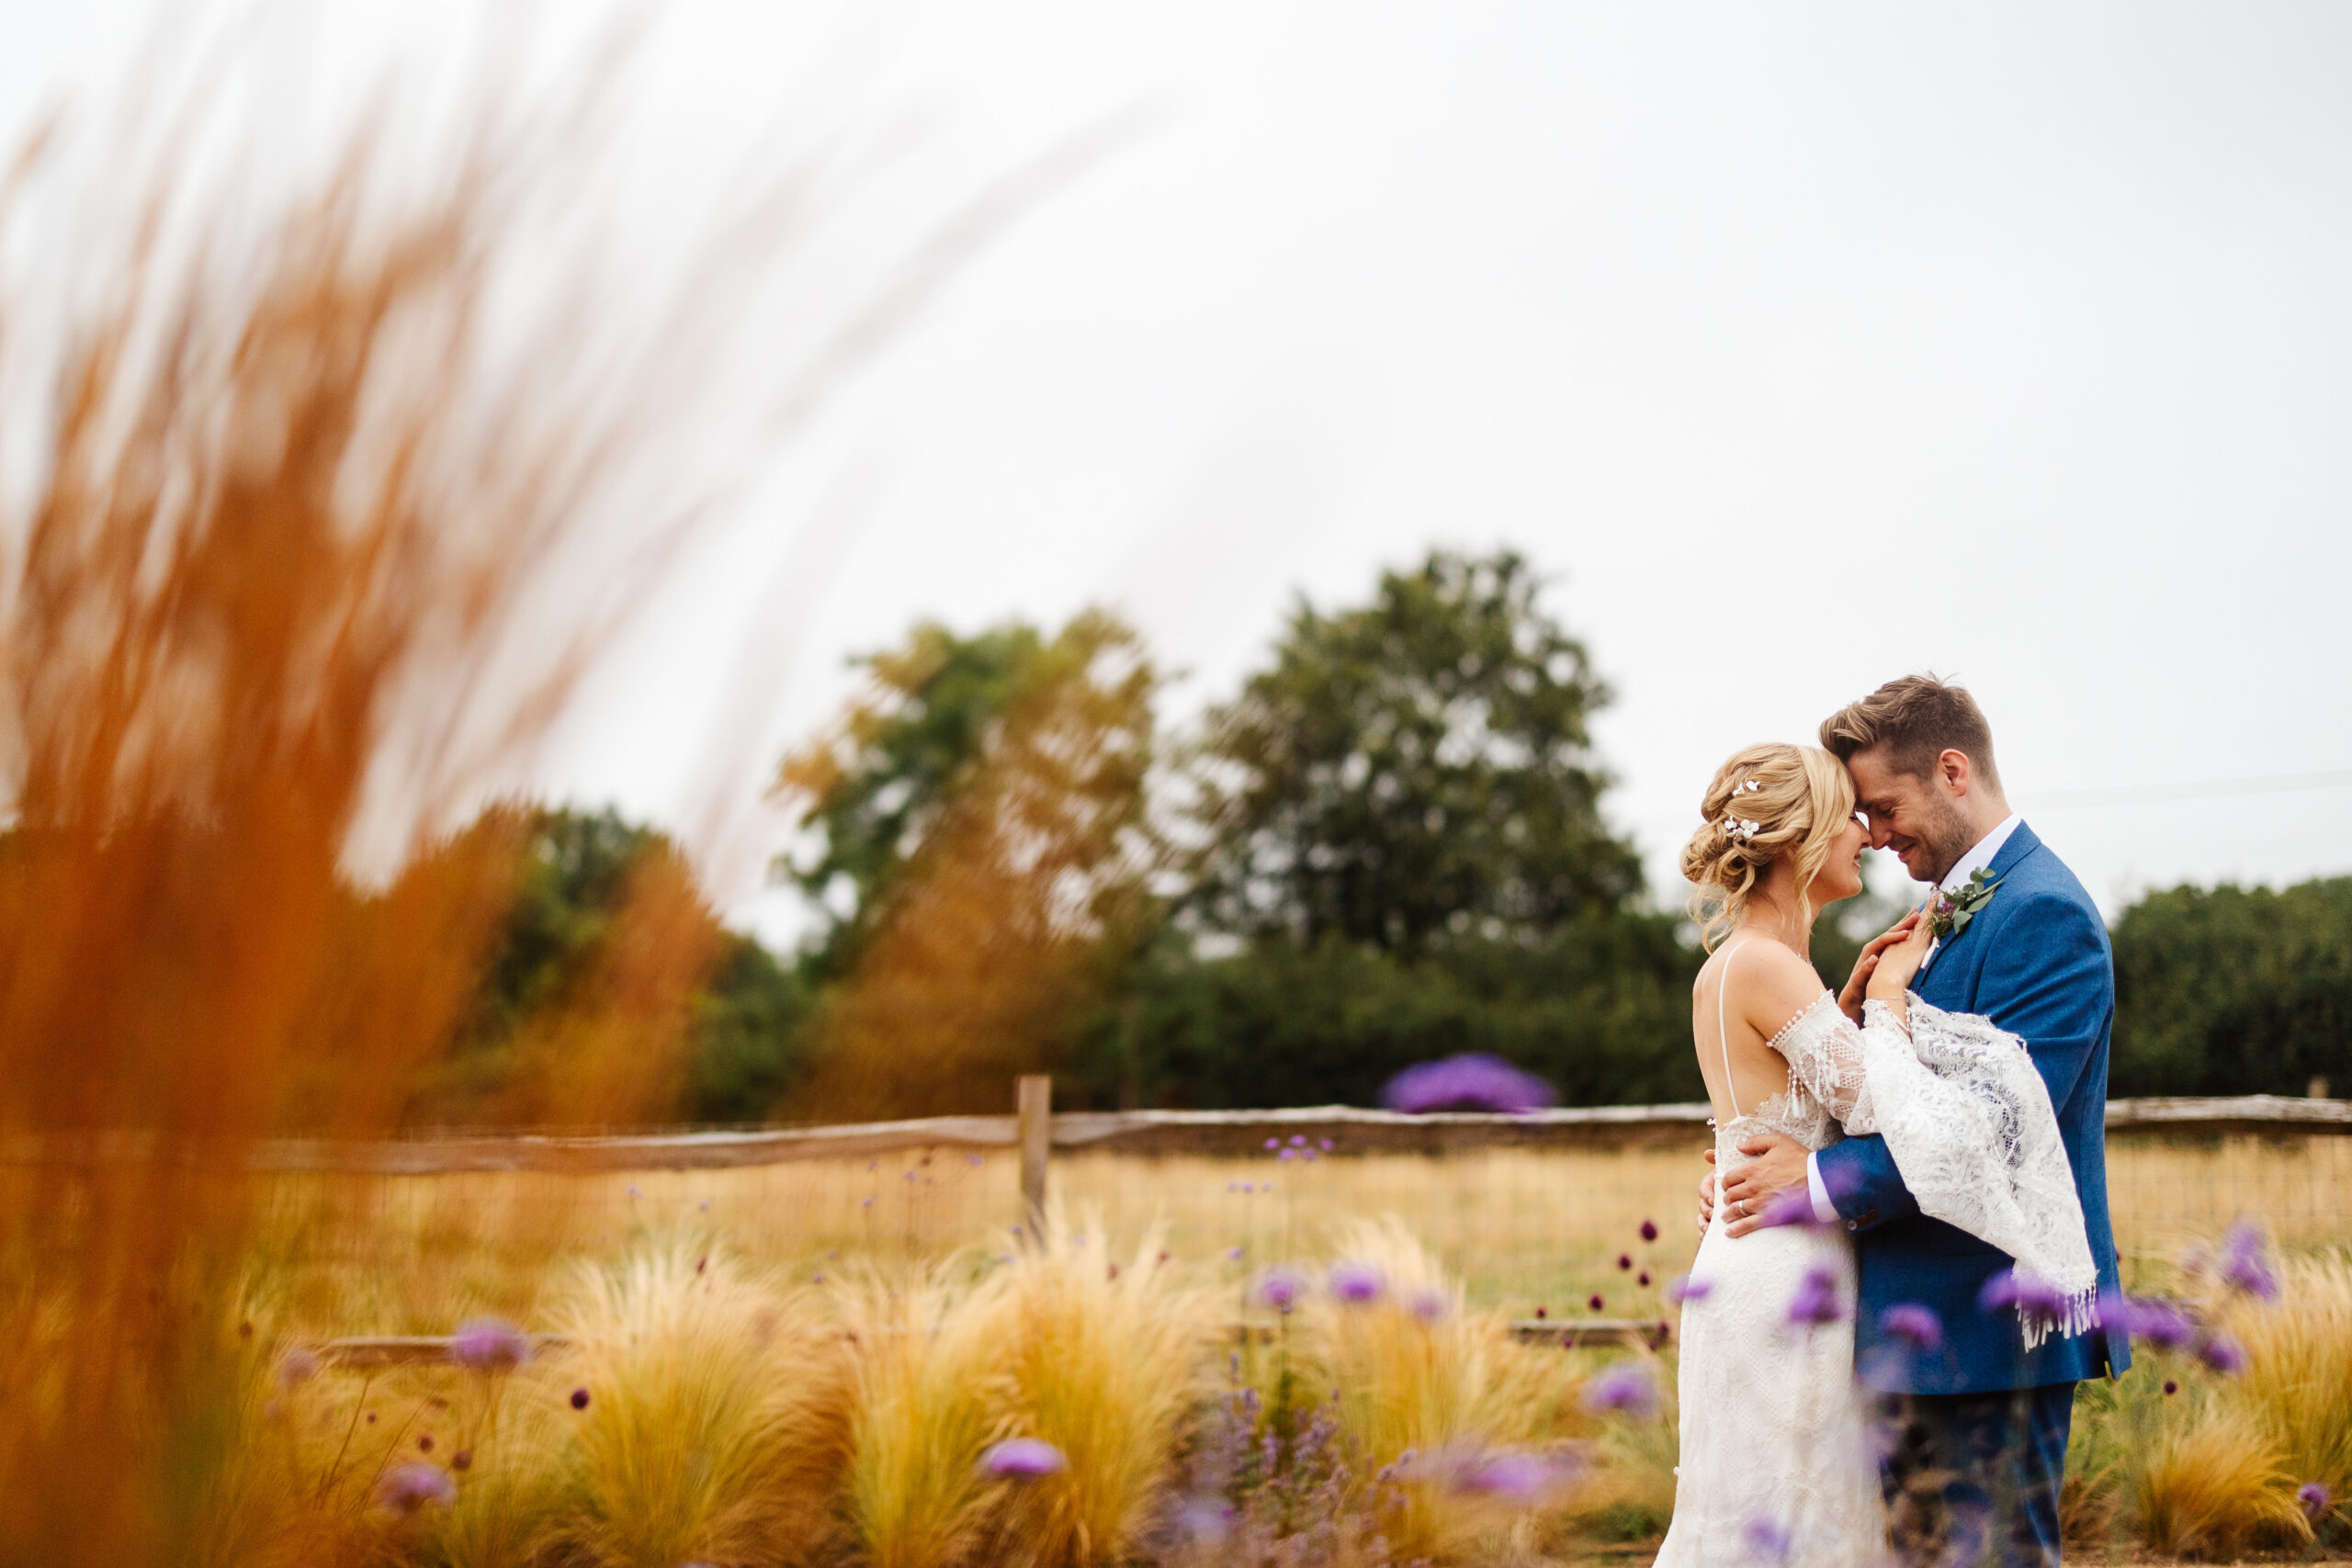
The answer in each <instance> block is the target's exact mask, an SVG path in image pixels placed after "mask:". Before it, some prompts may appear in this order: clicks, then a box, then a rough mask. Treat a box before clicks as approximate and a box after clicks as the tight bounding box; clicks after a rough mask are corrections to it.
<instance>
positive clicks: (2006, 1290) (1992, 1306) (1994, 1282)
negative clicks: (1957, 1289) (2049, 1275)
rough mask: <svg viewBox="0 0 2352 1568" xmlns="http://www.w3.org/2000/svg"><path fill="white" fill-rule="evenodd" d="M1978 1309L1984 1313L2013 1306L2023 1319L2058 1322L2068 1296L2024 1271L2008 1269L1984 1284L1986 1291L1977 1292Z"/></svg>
mask: <svg viewBox="0 0 2352 1568" xmlns="http://www.w3.org/2000/svg"><path fill="white" fill-rule="evenodd" d="M1976 1306H1977V1310H1978V1311H1980V1312H1998V1311H1999V1310H2000V1309H2001V1308H2003V1307H2012V1306H2013V1307H2015V1308H2017V1309H2018V1316H2020V1317H2023V1318H2028V1319H2031V1318H2046V1319H2053V1320H2054V1319H2055V1318H2056V1317H2057V1316H2058V1315H2059V1314H2061V1313H2063V1312H2064V1310H2065V1307H2066V1297H2065V1294H2064V1292H2061V1291H2060V1290H2059V1289H2058V1288H2057V1287H2056V1286H2055V1285H2052V1284H2050V1283H2048V1282H2047V1281H2045V1280H2037V1279H2035V1278H2034V1277H2033V1275H2031V1274H2030V1273H2028V1272H2026V1271H2025V1270H2023V1269H2002V1270H2001V1271H2000V1272H1999V1273H1997V1274H1996V1275H1994V1276H1993V1277H1992V1278H1991V1279H1989V1280H1985V1288H1984V1289H1983V1290H1981V1291H1979V1292H1977V1293H1976Z"/></svg>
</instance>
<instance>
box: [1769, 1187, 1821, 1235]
mask: <svg viewBox="0 0 2352 1568" xmlns="http://www.w3.org/2000/svg"><path fill="white" fill-rule="evenodd" d="M1756 1223H1757V1224H1758V1226H1759V1227H1762V1228H1764V1229H1768V1230H1769V1229H1770V1228H1771V1227H1773V1226H1775V1225H1814V1224H1820V1223H1821V1221H1820V1219H1819V1218H1818V1217H1817V1216H1816V1215H1815V1213H1814V1212H1813V1193H1812V1191H1811V1190H1810V1189H1807V1188H1804V1187H1784V1188H1782V1189H1781V1190H1780V1191H1778V1192H1775V1193H1773V1194H1772V1195H1771V1196H1770V1198H1767V1199H1765V1200H1764V1207H1763V1208H1761V1209H1759V1210H1758V1211H1757V1213H1756Z"/></svg>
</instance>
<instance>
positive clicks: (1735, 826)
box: [1724, 815, 1764, 844]
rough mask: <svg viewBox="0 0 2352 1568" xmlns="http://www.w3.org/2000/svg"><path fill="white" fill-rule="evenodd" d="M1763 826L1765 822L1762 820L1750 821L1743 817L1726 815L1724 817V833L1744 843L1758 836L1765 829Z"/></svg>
mask: <svg viewBox="0 0 2352 1568" xmlns="http://www.w3.org/2000/svg"><path fill="white" fill-rule="evenodd" d="M1763 828H1764V824H1762V823H1761V822H1750V821H1748V820H1747V818H1743V817H1732V816H1728V815H1726V816H1725V817H1724V833H1726V834H1727V835H1729V836H1730V837H1732V838H1735V839H1737V840H1739V841H1740V842H1741V843H1743V844H1744V843H1746V842H1747V841H1748V840H1750V839H1753V838H1754V837H1756V835H1757V834H1758V833H1759V832H1761V831H1762V830H1763Z"/></svg>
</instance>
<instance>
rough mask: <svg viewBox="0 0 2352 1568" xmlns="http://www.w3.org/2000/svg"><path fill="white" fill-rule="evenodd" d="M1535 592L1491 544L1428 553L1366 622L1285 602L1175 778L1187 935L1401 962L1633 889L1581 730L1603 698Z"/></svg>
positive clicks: (1636, 874)
mask: <svg viewBox="0 0 2352 1568" xmlns="http://www.w3.org/2000/svg"><path fill="white" fill-rule="evenodd" d="M1539 587H1540V584H1539V582H1538V581H1537V580H1536V578H1535V576H1534V575H1533V573H1532V572H1531V571H1530V570H1528V568H1527V565H1526V563H1525V562H1524V561H1522V560H1521V558H1519V557H1518V556H1517V555H1515V554H1512V553H1510V552H1509V551H1505V552H1501V553H1498V554H1496V555H1493V556H1488V557H1483V558H1474V557H1467V556H1463V555H1458V554H1454V553H1452V552H1448V551H1442V550H1441V551H1434V552H1432V553H1431V554H1430V556H1429V558H1427V559H1426V560H1425V561H1424V562H1423V563H1422V564H1421V565H1420V566H1419V568H1418V569H1416V570H1411V571H1404V572H1395V571H1391V572H1385V573H1383V574H1382V576H1381V579H1380V582H1379V586H1378V589H1377V590H1376V592H1375V593H1374V600H1373V603H1372V604H1370V605H1368V606H1366V607H1364V608H1362V609H1354V610H1343V611H1340V612H1339V613H1337V614H1334V615H1323V614H1321V613H1319V612H1317V610H1316V609H1315V608H1314V607H1313V606H1312V605H1311V604H1306V602H1304V601H1303V600H1302V601H1301V602H1300V603H1299V604H1298V605H1297V607H1296V608H1295V609H1294V610H1293V611H1292V613H1291V617H1290V624H1289V626H1288V628H1287V629H1286V631H1285V633H1284V635H1283V638H1282V640H1281V642H1280V643H1279V644H1278V645H1277V647H1276V649H1275V654H1274V661H1273V665H1272V668H1270V669H1267V670H1264V671H1261V672H1259V673H1258V674H1256V675H1253V676H1251V677H1250V681H1249V682H1248V684H1247V685H1245V686H1244V687H1243V689H1242V692H1241V694H1240V696H1239V697H1238V699H1236V700H1235V701H1234V702H1232V703H1230V704H1227V705H1223V706H1220V707H1218V708H1216V709H1215V710H1213V711H1212V712H1211V713H1210V715H1209V716H1208V722H1207V726H1206V731H1205V734H1204V738H1203V740H1202V742H1201V744H1200V746H1199V748H1198V750H1197V753H1196V756H1195V758H1194V760H1193V766H1192V767H1191V769H1190V770H1189V772H1190V774H1191V777H1192V779H1193V784H1194V786H1195V790H1196V800H1195V804H1194V810H1193V816H1194V818H1195V819H1196V821H1197V823H1198V825H1199V827H1200V829H1201V830H1202V840H1203V847H1202V850H1201V852H1200V854H1199V857H1198V859H1197V862H1196V863H1195V865H1194V867H1193V887H1192V890H1191V893H1190V896H1189V898H1188V900H1187V908H1188V912H1189V914H1190V915H1191V917H1192V918H1193V919H1194V920H1195V921H1196V922H1197V924H1198V926H1199V928H1200V929H1203V930H1206V931H1224V932H1229V933H1233V934H1236V935H1243V936H1253V937H1254V936H1262V935H1266V934H1270V933H1275V932H1280V933H1283V934H1285V935H1287V936H1288V937H1290V938H1291V939H1293V940H1294V941H1295V942H1298V943H1299V944H1300V945H1301V946H1303V947H1306V948H1309V949H1312V948H1315V947H1317V946H1318V945H1319V944H1320V943H1321V942H1323V941H1324V940H1325V939H1326V938H1337V939H1339V940H1340V941H1343V942H1361V943H1368V944H1370V945H1371V946H1373V947H1375V948H1378V949H1380V950H1381V951H1383V952H1387V953H1397V954H1400V955H1404V956H1408V957H1410V956H1418V955H1421V954H1425V953H1429V952H1430V951H1431V950H1432V949H1433V948H1435V947H1436V946H1438V945H1440V944H1442V943H1443V942H1447V941H1449V940H1453V939H1458V938H1464V937H1476V938H1480V939H1486V940H1513V941H1531V940H1538V939H1541V938H1542V937H1544V935H1546V934H1547V933H1549V932H1552V931H1556V930H1558V929H1560V928H1562V927H1564V926H1566V924H1568V923H1569V922H1571V921H1573V920H1577V919H1585V918H1589V917H1592V916H1595V915H1600V914H1606V913H1609V912H1611V911H1614V910H1616V909H1619V908H1623V907H1624V905H1625V904H1626V902H1627V901H1628V900H1629V899H1631V898H1633V897H1634V896H1635V895H1637V894H1638V893H1639V892H1640V890H1641V870H1640V864H1639V862H1638V861H1637V859H1636V858H1635V856H1634V850H1633V848H1632V846H1631V845H1629V844H1628V843H1626V842H1625V841H1624V840H1622V839H1620V838H1618V837H1617V836H1616V835H1615V834H1613V833H1611V831H1610V830H1609V828H1608V826H1607V824H1606V823H1604V822H1603V821H1602V819H1601V816H1600V794H1601V791H1602V790H1603V789H1604V788H1605V787H1606V786H1607V784H1608V782H1609V781H1608V776H1607V774H1606V773H1604V772H1603V771H1602V770H1601V768H1600V764H1599V762H1598V761H1596V759H1595V758H1594V756H1593V752H1592V745H1591V739H1590V736H1589V733H1588V731H1587V728H1586V724H1587V719H1588V717H1589V715H1590V714H1591V713H1592V712H1593V711H1594V710H1595V709H1597V708H1598V707H1600V705H1602V704H1603V703H1605V702H1606V701H1607V700H1608V695H1609V694H1608V690H1607V688H1606V687H1605V686H1604V685H1603V684H1602V683H1601V682H1600V680H1599V679H1598V678H1597V677H1596V676H1595V675H1594V674H1593V673H1592V671H1591V668H1590V664H1589V660H1588V659H1587V657H1586V654H1585V650H1584V648H1583V646H1582V645H1581V644H1579V643H1578V642H1577V641H1576V639H1574V638H1573V637H1569V636H1568V635H1567V633H1566V631H1565V630H1564V629H1563V628H1562V627H1561V626H1560V625H1559V623H1558V622H1557V621H1555V619H1553V618H1552V616H1551V615H1548V614H1547V613H1546V612H1545V611H1544V608H1543V607H1542V605H1541V604H1539V603H1538V589H1539Z"/></svg>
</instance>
